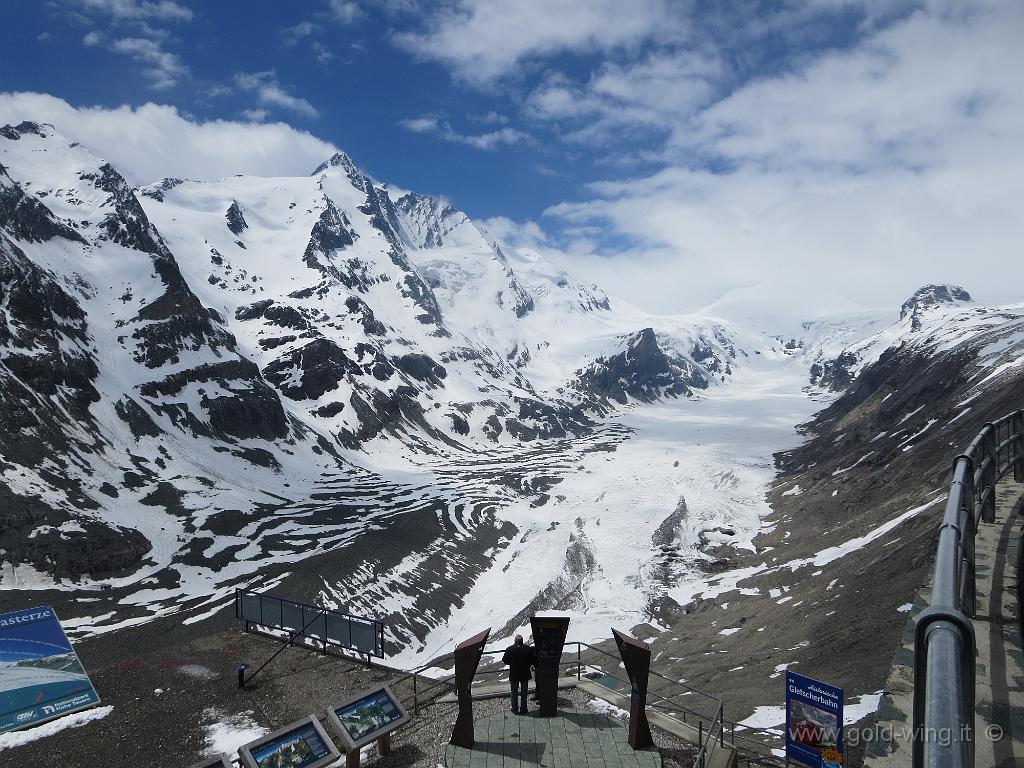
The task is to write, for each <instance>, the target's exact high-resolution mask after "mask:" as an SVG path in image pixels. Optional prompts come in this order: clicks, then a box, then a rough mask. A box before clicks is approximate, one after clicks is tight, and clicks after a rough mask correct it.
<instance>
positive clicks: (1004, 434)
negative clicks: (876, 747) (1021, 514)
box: [913, 411, 1024, 768]
mask: <svg viewBox="0 0 1024 768" xmlns="http://www.w3.org/2000/svg"><path fill="white" fill-rule="evenodd" d="M1010 470H1013V473H1014V479H1015V480H1016V481H1017V482H1024V411H1015V412H1014V413H1011V414H1008V415H1006V416H1004V417H1003V418H1001V419H999V420H997V421H993V422H989V423H988V424H986V425H985V427H984V428H983V429H982V430H981V432H979V433H978V435H977V437H975V438H974V440H972V441H971V444H970V446H968V448H967V450H966V451H965V452H964V453H963V454H962V455H960V456H957V457H956V459H955V461H954V462H953V481H952V483H951V484H950V486H949V498H948V499H947V500H946V511H945V514H944V515H943V519H942V524H941V525H940V526H939V544H938V548H937V551H936V557H935V578H934V579H933V583H932V599H931V605H930V606H929V607H928V608H927V609H926V610H924V611H923V612H922V613H921V615H920V616H919V617H918V619H917V625H916V628H915V640H914V715H913V735H914V751H913V752H914V754H913V757H914V768H971V767H972V766H973V765H974V735H973V730H974V684H975V681H974V652H975V646H974V626H973V624H972V623H971V619H972V618H973V617H974V611H975V572H974V538H975V534H976V533H977V530H978V524H979V522H981V521H984V522H987V523H991V522H993V521H994V519H995V508H996V506H995V504H996V483H997V482H999V480H1001V479H1002V478H1003V477H1005V476H1006V475H1007V474H1008V473H1009V472H1010Z"/></svg>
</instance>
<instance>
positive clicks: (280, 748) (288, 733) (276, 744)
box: [238, 716, 341, 768]
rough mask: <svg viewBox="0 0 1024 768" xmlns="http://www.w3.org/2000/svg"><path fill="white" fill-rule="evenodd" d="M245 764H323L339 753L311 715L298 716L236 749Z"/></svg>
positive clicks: (264, 767) (294, 767) (267, 767)
mask: <svg viewBox="0 0 1024 768" xmlns="http://www.w3.org/2000/svg"><path fill="white" fill-rule="evenodd" d="M238 756H239V757H240V758H241V760H242V765H244V766H245V767H246V768H282V767H283V766H288V768H323V766H325V765H330V764H331V763H333V762H334V761H335V760H337V759H338V758H339V757H341V753H340V752H339V751H338V748H337V747H336V746H334V742H333V741H331V739H330V737H329V736H328V735H327V732H326V731H325V730H324V729H323V726H321V725H320V723H319V721H318V720H317V719H316V718H315V717H313V716H310V717H307V718H304V719H302V720H298V721H296V722H294V723H292V724H291V725H288V726H285V727H284V728H282V729H281V730H279V731H274V732H273V733H271V734H270V735H269V736H263V737H262V738H259V739H256V741H251V742H249V743H248V744H246V745H245V746H244V747H241V748H240V749H239V750H238Z"/></svg>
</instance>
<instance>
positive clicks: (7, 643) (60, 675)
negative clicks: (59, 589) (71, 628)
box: [0, 606, 100, 733]
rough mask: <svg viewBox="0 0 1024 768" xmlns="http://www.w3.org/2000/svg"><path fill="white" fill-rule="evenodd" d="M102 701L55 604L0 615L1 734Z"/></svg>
mask: <svg viewBox="0 0 1024 768" xmlns="http://www.w3.org/2000/svg"><path fill="white" fill-rule="evenodd" d="M99 700H100V697H99V695H98V694H97V693H96V689H95V688H93V687H92V683H91V682H89V676H88V675H87V674H86V673H85V670H84V669H83V668H82V663H81V662H80V661H79V660H78V656H77V655H76V654H75V651H74V649H73V648H72V647H71V643H70V642H69V641H68V638H67V636H66V635H65V634H64V630H63V629H61V626H60V622H59V621H58V620H57V614H56V613H54V611H53V609H52V608H50V607H48V606H43V607H41V608H28V609H25V610H22V611H12V612H11V613H3V614H0V733H2V732H4V731H10V730H14V729H16V728H24V727H26V726H29V725H36V724H38V723H41V722H44V721H46V720H52V719H53V718H55V717H60V716H62V715H67V714H69V713H71V712H76V711H78V710H80V709H84V708H86V707H91V706H93V705H94V704H96V703H97V702H99Z"/></svg>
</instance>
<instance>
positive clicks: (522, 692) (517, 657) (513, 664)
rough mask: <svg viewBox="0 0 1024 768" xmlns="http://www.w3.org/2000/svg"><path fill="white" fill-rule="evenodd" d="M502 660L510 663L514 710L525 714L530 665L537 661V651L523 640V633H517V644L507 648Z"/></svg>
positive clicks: (519, 713)
mask: <svg viewBox="0 0 1024 768" xmlns="http://www.w3.org/2000/svg"><path fill="white" fill-rule="evenodd" d="M501 662H502V663H503V664H508V680H509V684H510V685H511V686H512V712H513V714H516V715H525V714H527V710H526V690H527V688H528V687H529V682H530V679H531V676H530V667H533V666H534V665H535V664H536V663H537V652H536V651H535V650H534V648H533V647H532V646H529V645H527V644H526V643H524V642H523V636H522V635H516V641H515V644H514V645H510V646H509V647H508V648H507V649H505V655H504V656H502V657H501Z"/></svg>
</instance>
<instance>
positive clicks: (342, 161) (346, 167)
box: [310, 152, 359, 176]
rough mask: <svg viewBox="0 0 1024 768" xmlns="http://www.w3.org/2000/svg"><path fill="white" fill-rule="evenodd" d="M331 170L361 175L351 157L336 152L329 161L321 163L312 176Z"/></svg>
mask: <svg viewBox="0 0 1024 768" xmlns="http://www.w3.org/2000/svg"><path fill="white" fill-rule="evenodd" d="M331 168H341V169H342V170H343V171H345V173H347V174H349V175H351V174H353V173H359V169H358V168H357V167H356V164H355V163H353V162H352V158H351V157H349V156H348V155H347V154H346V153H344V152H335V153H334V154H333V155H331V156H330V157H329V158H328V159H327V160H324V162H322V163H320V165H318V166H317V167H316V170H315V171H313V173H312V174H310V175H311V176H316V175H317V174H321V173H323V172H324V171H327V170H330V169H331Z"/></svg>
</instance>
